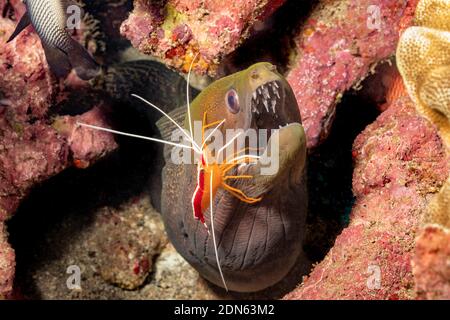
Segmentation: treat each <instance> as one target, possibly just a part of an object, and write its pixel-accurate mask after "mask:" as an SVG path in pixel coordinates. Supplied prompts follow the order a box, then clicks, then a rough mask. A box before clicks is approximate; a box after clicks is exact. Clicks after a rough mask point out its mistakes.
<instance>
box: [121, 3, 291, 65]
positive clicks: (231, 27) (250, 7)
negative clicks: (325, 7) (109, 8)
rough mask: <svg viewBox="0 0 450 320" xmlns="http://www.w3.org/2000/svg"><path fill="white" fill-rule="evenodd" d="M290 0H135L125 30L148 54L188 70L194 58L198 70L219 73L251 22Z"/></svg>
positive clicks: (247, 30)
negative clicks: (217, 71) (196, 58)
mask: <svg viewBox="0 0 450 320" xmlns="http://www.w3.org/2000/svg"><path fill="white" fill-rule="evenodd" d="M284 2H285V0H245V1H244V0H239V1H224V0H207V1H198V0H196V1H191V0H169V1H150V2H149V1H145V0H135V1H134V11H133V12H132V13H131V15H130V16H129V18H128V19H127V20H126V21H125V22H124V23H123V24H122V27H121V32H122V35H124V36H125V37H127V38H128V39H129V40H130V41H131V43H132V45H133V46H134V47H135V48H137V49H138V50H140V51H142V52H143V53H145V54H151V55H154V56H157V57H159V58H161V59H163V60H164V62H165V63H166V64H168V65H170V66H173V67H175V68H177V69H179V70H182V71H185V72H186V71H187V69H188V68H189V65H190V64H191V61H192V59H193V57H194V56H195V55H196V54H197V53H199V59H198V61H197V62H196V63H195V66H194V67H195V70H196V72H198V73H206V72H208V73H210V74H214V73H215V70H216V67H217V65H218V64H219V62H220V61H221V60H222V58H223V57H224V56H226V55H227V54H229V53H231V52H233V51H234V50H235V49H236V48H237V47H238V46H239V45H240V44H241V43H242V42H243V40H244V39H245V38H247V37H248V36H249V34H250V31H251V27H252V26H253V25H254V23H255V22H257V21H262V20H264V19H266V18H267V17H268V16H270V15H271V14H272V13H273V12H274V11H275V10H276V9H278V8H279V7H280V6H281V5H282V4H283V3H284Z"/></svg>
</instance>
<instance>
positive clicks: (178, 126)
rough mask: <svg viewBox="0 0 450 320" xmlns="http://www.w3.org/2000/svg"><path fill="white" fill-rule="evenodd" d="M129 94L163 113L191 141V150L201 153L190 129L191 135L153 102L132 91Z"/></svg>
mask: <svg viewBox="0 0 450 320" xmlns="http://www.w3.org/2000/svg"><path fill="white" fill-rule="evenodd" d="M131 96H132V97H135V98H137V99H139V100H141V101H142V102H144V103H146V104H148V105H149V106H150V107H152V108H154V109H156V110H157V111H159V112H160V113H161V114H163V115H164V116H165V117H166V118H167V119H169V120H170V121H171V122H172V123H173V124H175V125H176V126H177V128H178V129H180V130H181V132H182V133H183V134H184V135H185V136H186V138H187V139H188V140H189V142H190V143H192V145H193V146H194V148H193V150H194V151H195V152H197V153H199V154H201V153H202V152H201V149H200V147H199V146H198V145H197V144H196V143H195V141H194V139H193V136H192V129H191V131H190V134H191V135H190V136H189V134H187V133H186V131H185V130H184V129H183V128H182V127H181V126H180V125H179V124H178V123H177V122H176V121H175V120H174V119H173V118H172V117H171V116H169V115H168V114H167V113H166V112H164V111H163V110H162V109H161V108H158V107H157V106H155V105H154V104H153V103H151V102H150V101H147V100H146V99H144V98H142V97H141V96H139V95H137V94H134V93H133V94H132V95H131Z"/></svg>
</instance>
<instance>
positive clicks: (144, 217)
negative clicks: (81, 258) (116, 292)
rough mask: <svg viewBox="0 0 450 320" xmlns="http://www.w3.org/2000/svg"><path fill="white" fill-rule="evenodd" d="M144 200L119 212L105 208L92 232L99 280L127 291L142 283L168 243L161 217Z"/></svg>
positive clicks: (93, 250)
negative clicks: (100, 277)
mask: <svg viewBox="0 0 450 320" xmlns="http://www.w3.org/2000/svg"><path fill="white" fill-rule="evenodd" d="M144 200H145V201H144ZM144 200H141V201H139V202H138V203H136V204H131V205H128V206H126V207H125V209H124V208H122V209H121V210H114V209H111V208H104V209H103V212H101V213H100V214H99V215H98V216H97V218H96V222H95V225H94V229H93V230H96V231H95V232H94V233H93V240H92V248H91V250H90V251H91V252H92V254H95V255H96V265H97V269H98V270H99V272H100V274H101V276H102V277H103V279H104V280H105V281H107V282H108V283H111V284H115V285H117V286H119V287H121V288H124V289H128V290H132V289H136V288H138V287H140V286H141V285H142V284H143V283H144V281H145V280H146V279H147V276H148V274H149V273H150V272H152V270H153V260H154V258H155V256H156V255H158V254H159V253H160V252H161V250H162V248H164V246H165V245H166V244H167V241H168V240H167V237H166V235H165V231H164V225H163V222H162V220H161V216H160V214H159V213H158V212H156V211H154V210H153V208H152V207H151V205H150V203H149V201H148V199H144Z"/></svg>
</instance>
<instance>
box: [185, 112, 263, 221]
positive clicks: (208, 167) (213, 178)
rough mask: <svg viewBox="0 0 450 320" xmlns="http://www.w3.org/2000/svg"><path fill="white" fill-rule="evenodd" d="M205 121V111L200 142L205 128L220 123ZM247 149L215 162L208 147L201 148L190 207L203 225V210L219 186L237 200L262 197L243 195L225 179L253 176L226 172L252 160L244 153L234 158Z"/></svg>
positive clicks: (249, 200) (247, 200)
mask: <svg viewBox="0 0 450 320" xmlns="http://www.w3.org/2000/svg"><path fill="white" fill-rule="evenodd" d="M205 123H206V112H205V113H204V115H203V126H202V143H204V142H205V141H204V140H205V138H204V137H205V129H207V128H210V127H213V126H216V125H218V124H219V125H220V123H221V122H220V121H216V122H213V123H211V124H208V125H205ZM245 150H247V149H243V150H241V151H239V152H237V153H235V154H233V156H232V159H226V160H225V161H224V163H221V164H219V163H217V161H216V160H215V158H214V157H213V156H212V155H211V154H210V152H209V150H208V147H207V146H205V147H204V148H203V150H202V155H201V157H200V161H199V162H198V166H197V186H196V188H195V191H194V194H193V196H192V209H193V213H194V217H195V219H197V220H200V222H202V223H203V224H204V225H205V227H206V224H205V216H204V212H205V211H206V210H207V209H208V208H209V206H210V203H211V202H210V201H211V197H212V198H213V199H214V197H215V196H216V193H217V191H218V190H219V188H223V189H225V190H227V191H228V192H229V193H231V194H232V195H233V196H235V197H236V198H238V199H239V200H241V201H243V202H246V203H249V204H252V203H256V202H259V201H261V199H262V198H251V197H248V196H246V195H245V193H244V192H242V191H241V190H239V189H237V188H233V187H231V186H230V185H228V184H227V182H226V181H227V180H231V179H251V178H253V176H249V175H239V176H230V175H228V172H229V171H230V170H232V169H233V168H235V167H236V166H237V165H239V164H242V163H248V162H251V161H254V158H251V157H250V156H247V155H244V156H242V157H239V158H236V155H238V154H241V153H243V152H245Z"/></svg>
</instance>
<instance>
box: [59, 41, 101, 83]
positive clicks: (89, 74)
mask: <svg viewBox="0 0 450 320" xmlns="http://www.w3.org/2000/svg"><path fill="white" fill-rule="evenodd" d="M67 55H68V57H69V61H70V64H71V65H72V67H73V69H75V72H76V73H77V76H78V77H80V79H83V80H91V79H92V78H94V77H95V76H97V75H98V74H99V73H100V71H101V70H100V66H99V65H98V64H97V62H95V60H94V59H93V58H92V57H91V55H90V54H89V53H88V52H87V50H86V49H85V48H84V47H83V46H82V45H81V44H79V43H78V42H77V41H75V40H74V39H72V38H70V48H69V50H68V51H67Z"/></svg>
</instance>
